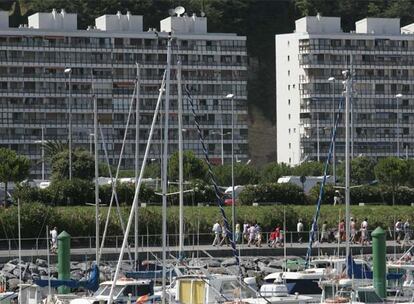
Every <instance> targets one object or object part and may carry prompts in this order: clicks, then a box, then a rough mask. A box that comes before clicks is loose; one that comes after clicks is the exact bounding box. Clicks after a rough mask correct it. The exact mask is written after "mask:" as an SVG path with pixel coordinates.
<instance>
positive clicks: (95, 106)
mask: <svg viewBox="0 0 414 304" xmlns="http://www.w3.org/2000/svg"><path fill="white" fill-rule="evenodd" d="M93 81H94V79H92V97H93V129H94V132H93V134H94V141H95V231H96V240H95V244H96V265H98V266H99V183H98V177H99V167H98V101H97V98H96V96H95V91H94V85H93Z"/></svg>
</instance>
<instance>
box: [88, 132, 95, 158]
mask: <svg viewBox="0 0 414 304" xmlns="http://www.w3.org/2000/svg"><path fill="white" fill-rule="evenodd" d="M94 136H95V134H93V133H89V154H90V155H92V152H93V151H92V137H94Z"/></svg>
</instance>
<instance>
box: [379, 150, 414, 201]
mask: <svg viewBox="0 0 414 304" xmlns="http://www.w3.org/2000/svg"><path fill="white" fill-rule="evenodd" d="M406 172H407V163H406V162H405V161H403V160H401V159H399V158H396V157H387V158H383V159H381V160H380V161H379V162H378V164H377V165H376V166H375V176H376V177H377V179H378V180H379V181H380V182H381V183H383V184H384V185H387V186H389V187H391V190H392V204H393V205H395V192H396V190H397V188H398V186H399V185H400V184H402V183H404V181H405V180H406Z"/></svg>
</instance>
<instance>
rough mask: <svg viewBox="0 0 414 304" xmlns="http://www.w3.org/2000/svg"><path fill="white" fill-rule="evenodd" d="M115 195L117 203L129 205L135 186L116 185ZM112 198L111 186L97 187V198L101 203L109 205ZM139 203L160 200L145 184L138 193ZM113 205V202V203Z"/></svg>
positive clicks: (129, 184) (132, 184)
mask: <svg viewBox="0 0 414 304" xmlns="http://www.w3.org/2000/svg"><path fill="white" fill-rule="evenodd" d="M116 193H117V195H118V202H119V203H120V204H126V205H131V204H132V201H133V200H134V195H135V184H134V183H118V184H117V186H116ZM111 196H112V186H111V185H104V186H101V187H99V197H100V199H101V201H102V203H105V204H109V203H110V201H111ZM114 199H115V198H114ZM139 201H140V202H145V203H149V202H158V201H160V198H159V197H158V196H156V195H155V193H154V190H153V189H151V188H149V187H147V186H146V185H145V184H142V185H141V189H140V192H139ZM113 204H114V205H115V200H114V201H113Z"/></svg>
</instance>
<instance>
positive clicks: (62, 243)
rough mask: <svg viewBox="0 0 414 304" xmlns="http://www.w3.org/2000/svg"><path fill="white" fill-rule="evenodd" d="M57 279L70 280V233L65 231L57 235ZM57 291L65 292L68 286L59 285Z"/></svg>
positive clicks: (67, 290)
mask: <svg viewBox="0 0 414 304" xmlns="http://www.w3.org/2000/svg"><path fill="white" fill-rule="evenodd" d="M58 279H59V280H70V234H69V233H67V232H66V231H62V232H61V233H60V234H59V235H58ZM58 292H59V293H61V294H66V293H69V292H70V288H69V287H66V286H60V287H59V288H58Z"/></svg>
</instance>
